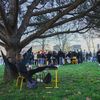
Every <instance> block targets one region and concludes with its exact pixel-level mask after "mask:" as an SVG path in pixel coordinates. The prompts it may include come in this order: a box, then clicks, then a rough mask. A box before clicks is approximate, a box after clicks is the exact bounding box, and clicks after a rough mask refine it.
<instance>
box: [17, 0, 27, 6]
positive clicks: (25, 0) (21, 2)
mask: <svg viewBox="0 0 100 100" xmlns="http://www.w3.org/2000/svg"><path fill="white" fill-rule="evenodd" d="M25 2H27V0H20V1H19V5H22V4H23V3H25Z"/></svg>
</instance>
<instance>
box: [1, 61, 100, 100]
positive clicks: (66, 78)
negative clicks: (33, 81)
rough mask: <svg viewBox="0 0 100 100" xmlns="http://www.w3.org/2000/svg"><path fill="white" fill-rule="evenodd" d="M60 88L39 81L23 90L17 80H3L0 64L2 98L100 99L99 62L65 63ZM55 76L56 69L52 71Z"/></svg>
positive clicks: (61, 73) (8, 99)
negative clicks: (48, 86) (16, 84)
mask: <svg viewBox="0 0 100 100" xmlns="http://www.w3.org/2000/svg"><path fill="white" fill-rule="evenodd" d="M58 72H59V83H58V86H59V88H48V89H47V88H45V84H43V83H38V87H37V88H34V89H28V88H26V86H25V84H24V87H23V89H22V91H19V89H18V88H16V86H15V81H14V82H11V83H4V82H3V81H2V76H3V67H2V66H0V100H86V98H91V100H100V67H99V66H98V65H97V63H84V64H79V65H65V66H60V67H59V71H58ZM51 73H52V77H54V71H51Z"/></svg>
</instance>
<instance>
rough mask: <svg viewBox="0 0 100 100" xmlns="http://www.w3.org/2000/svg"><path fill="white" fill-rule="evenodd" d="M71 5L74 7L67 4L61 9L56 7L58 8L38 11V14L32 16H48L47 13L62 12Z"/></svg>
mask: <svg viewBox="0 0 100 100" xmlns="http://www.w3.org/2000/svg"><path fill="white" fill-rule="evenodd" d="M70 5H72V3H70V4H66V5H63V6H59V7H56V8H50V9H46V10H41V11H37V12H34V13H33V14H32V16H39V15H42V14H46V13H51V12H55V11H60V9H63V8H67V7H69V6H70ZM60 12H61V11H60Z"/></svg>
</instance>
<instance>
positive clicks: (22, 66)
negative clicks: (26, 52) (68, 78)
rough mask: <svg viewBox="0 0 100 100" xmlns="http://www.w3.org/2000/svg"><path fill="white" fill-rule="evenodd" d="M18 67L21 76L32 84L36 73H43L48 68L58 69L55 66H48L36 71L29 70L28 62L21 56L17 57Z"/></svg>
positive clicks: (37, 68) (38, 68)
mask: <svg viewBox="0 0 100 100" xmlns="http://www.w3.org/2000/svg"><path fill="white" fill-rule="evenodd" d="M16 67H17V69H18V71H19V73H20V74H21V75H23V76H24V77H25V78H26V79H27V80H28V81H29V82H31V83H32V76H33V74H35V73H38V72H41V71H43V70H45V69H46V68H57V67H56V66H54V65H46V66H42V67H36V68H35V69H30V70H27V67H26V62H25V61H24V59H23V56H22V55H21V54H17V55H16Z"/></svg>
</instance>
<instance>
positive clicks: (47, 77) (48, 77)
mask: <svg viewBox="0 0 100 100" xmlns="http://www.w3.org/2000/svg"><path fill="white" fill-rule="evenodd" d="M43 82H44V83H46V84H49V83H50V82H51V74H50V73H47V75H46V76H45V77H44V79H43Z"/></svg>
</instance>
